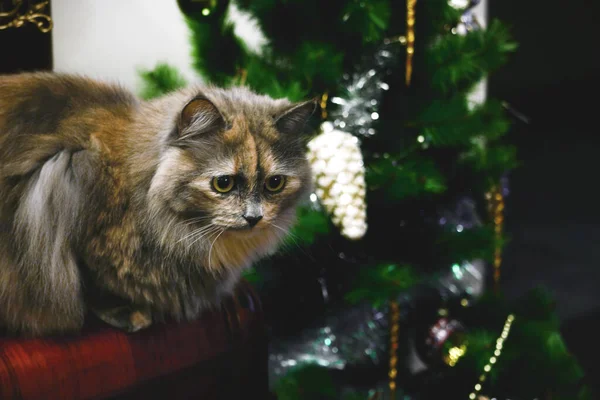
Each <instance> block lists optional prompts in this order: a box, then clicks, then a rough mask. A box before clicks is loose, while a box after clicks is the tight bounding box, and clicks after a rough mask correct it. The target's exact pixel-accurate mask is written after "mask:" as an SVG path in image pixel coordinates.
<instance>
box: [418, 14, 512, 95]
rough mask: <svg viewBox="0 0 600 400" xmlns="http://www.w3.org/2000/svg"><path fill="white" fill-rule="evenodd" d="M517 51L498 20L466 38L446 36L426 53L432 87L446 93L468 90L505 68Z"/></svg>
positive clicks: (506, 30) (465, 36) (470, 33)
mask: <svg viewBox="0 0 600 400" xmlns="http://www.w3.org/2000/svg"><path fill="white" fill-rule="evenodd" d="M516 48H517V45H516V43H515V42H514V41H512V39H511V36H510V34H509V31H508V29H507V28H506V27H505V26H504V25H503V24H502V23H501V22H500V21H497V20H493V21H492V22H491V23H490V24H489V26H488V27H487V28H486V29H481V30H478V31H473V32H469V34H467V35H464V36H461V35H452V34H447V35H443V36H441V37H439V38H438V39H437V40H436V41H435V42H434V43H433V45H432V46H431V48H430V49H429V51H428V53H427V62H428V69H429V71H431V86H432V87H433V88H434V89H436V90H439V91H440V92H442V93H444V94H448V93H450V92H451V91H453V90H457V89H458V90H460V89H463V90H465V89H467V90H468V89H469V88H471V87H472V86H473V85H474V84H476V83H477V82H479V81H480V80H481V79H482V78H483V77H484V76H486V75H488V74H489V73H490V72H492V71H494V70H496V69H497V68H498V67H500V66H502V65H503V64H504V63H505V62H506V60H507V58H508V54H509V53H511V52H513V51H514V50H515V49H516Z"/></svg>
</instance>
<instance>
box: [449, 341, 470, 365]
mask: <svg viewBox="0 0 600 400" xmlns="http://www.w3.org/2000/svg"><path fill="white" fill-rule="evenodd" d="M466 352H467V344H466V343H463V344H461V345H460V346H453V347H451V348H450V349H448V354H445V355H444V362H445V363H446V364H447V365H449V366H450V367H454V366H455V365H456V363H457V362H458V360H460V358H461V357H462V356H464V355H465V353H466Z"/></svg>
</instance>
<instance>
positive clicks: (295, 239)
mask: <svg viewBox="0 0 600 400" xmlns="http://www.w3.org/2000/svg"><path fill="white" fill-rule="evenodd" d="M268 223H269V225H271V226H272V227H274V228H277V229H279V230H280V231H281V232H283V235H282V237H283V238H285V237H288V236H289V238H290V239H292V242H293V243H294V244H295V245H296V246H297V247H298V248H299V249H302V246H300V244H299V243H298V241H299V240H300V238H299V237H298V236H296V235H295V234H294V233H292V232H291V231H290V230H288V229H284V228H282V227H281V226H279V225H276V224H274V223H273V222H268Z"/></svg>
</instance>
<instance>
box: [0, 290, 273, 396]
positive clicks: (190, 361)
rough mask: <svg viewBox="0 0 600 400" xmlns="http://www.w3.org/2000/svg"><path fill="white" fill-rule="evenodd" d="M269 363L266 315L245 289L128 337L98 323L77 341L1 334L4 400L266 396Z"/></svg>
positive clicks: (0, 373) (0, 382)
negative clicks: (184, 319) (216, 305)
mask: <svg viewBox="0 0 600 400" xmlns="http://www.w3.org/2000/svg"><path fill="white" fill-rule="evenodd" d="M266 363H267V348H266V338H265V330H264V325H263V316H262V311H261V309H260V304H259V302H258V300H257V297H256V296H255V295H254V293H253V292H252V291H251V289H250V288H249V287H248V286H247V285H246V284H244V285H242V286H241V287H240V290H239V291H238V296H237V297H236V299H232V300H231V301H228V302H226V303H225V304H224V305H223V307H222V308H221V310H218V311H217V310H215V311H209V312H205V313H204V314H203V315H202V316H201V318H200V319H199V320H197V321H193V322H189V323H179V324H177V323H167V324H157V325H154V326H152V327H150V328H149V329H147V330H144V331H140V332H136V333H132V334H126V333H123V332H120V331H117V330H115V329H112V328H110V327H107V326H106V325H104V324H102V323H100V322H98V321H90V323H89V324H87V326H86V328H85V329H84V332H83V333H82V334H81V335H77V336H71V337H60V338H44V339H14V338H6V337H0V399H2V400H5V399H23V400H38V399H39V400H42V399H43V400H53V399H56V400H68V399H101V398H113V399H115V398H119V399H125V398H127V399H132V398H144V399H148V398H160V399H163V398H165V396H168V398H169V400H173V399H176V398H181V399H185V398H202V399H210V398H231V397H230V396H237V394H234V392H236V391H239V393H240V395H241V396H242V397H246V396H248V395H251V394H256V398H265V397H266V391H267V385H268V382H267V365H266ZM242 386H243V389H242ZM225 393H227V395H226V396H225V397H223V396H224V394H225Z"/></svg>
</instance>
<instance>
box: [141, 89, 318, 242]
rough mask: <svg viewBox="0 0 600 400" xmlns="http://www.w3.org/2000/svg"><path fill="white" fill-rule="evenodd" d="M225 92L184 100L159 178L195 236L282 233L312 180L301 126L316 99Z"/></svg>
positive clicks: (166, 196) (168, 202)
mask: <svg viewBox="0 0 600 400" xmlns="http://www.w3.org/2000/svg"><path fill="white" fill-rule="evenodd" d="M219 93H220V94H221V96H213V97H212V98H211V99H210V100H208V99H207V98H205V97H200V98H196V99H195V100H192V101H191V102H189V103H188V104H187V105H186V106H185V107H184V109H183V111H182V113H181V116H180V120H179V122H178V127H177V132H176V134H175V136H174V137H173V139H172V142H171V143H170V146H169V148H168V150H167V151H166V152H165V155H164V156H163V160H162V161H161V163H160V165H159V168H158V171H157V173H156V175H155V177H154V179H153V183H152V184H153V186H156V185H160V186H161V188H160V189H162V190H160V192H161V199H162V201H163V202H164V205H165V206H166V207H168V209H169V210H170V211H171V212H173V213H174V214H175V215H176V216H177V218H178V219H179V220H180V221H181V222H182V224H184V225H185V226H186V227H188V228H189V229H186V230H184V233H186V234H188V235H190V239H197V240H198V242H202V239H203V238H204V239H208V240H209V241H210V240H215V241H216V240H217V237H218V235H223V238H227V237H228V238H231V237H238V238H242V239H244V238H246V239H247V238H252V237H261V236H262V237H265V240H267V239H266V238H267V237H268V236H273V237H277V236H281V235H282V234H283V233H285V231H287V230H288V228H289V227H290V225H291V223H292V222H293V218H294V215H295V207H296V206H297V204H298V202H299V201H300V200H301V199H303V198H304V196H305V195H306V194H307V193H308V191H309V190H310V188H311V182H312V179H311V173H310V166H309V164H308V161H307V160H306V156H305V154H306V153H305V152H306V149H305V139H304V138H303V137H302V134H303V132H302V129H303V127H304V125H305V123H306V121H307V119H308V118H309V117H310V115H311V114H312V112H313V110H314V107H315V104H314V102H309V103H302V104H298V105H290V104H289V103H285V102H281V101H274V100H271V99H267V98H265V97H262V96H256V95H252V94H250V93H244V92H242V93H241V94H240V93H238V96H240V97H241V98H239V97H235V96H233V97H228V95H227V92H225V91H223V92H219ZM229 96H230V95H229ZM155 189H156V187H155ZM187 232H189V233H187Z"/></svg>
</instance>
